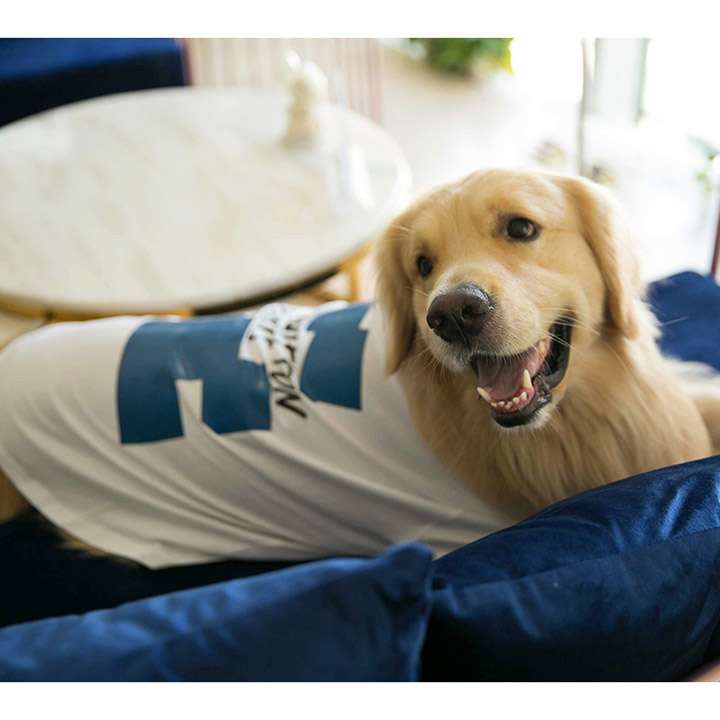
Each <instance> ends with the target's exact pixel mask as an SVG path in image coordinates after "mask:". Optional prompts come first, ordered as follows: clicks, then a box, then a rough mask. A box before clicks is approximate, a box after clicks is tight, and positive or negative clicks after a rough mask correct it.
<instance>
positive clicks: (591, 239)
mask: <svg viewBox="0 0 720 720" xmlns="http://www.w3.org/2000/svg"><path fill="white" fill-rule="evenodd" d="M561 182H562V183H563V184H564V185H565V188H566V190H567V192H568V193H569V194H570V196H571V197H572V198H573V199H574V200H575V203H576V207H577V209H578V213H579V215H580V220H581V223H582V226H583V235H584V237H585V240H586V241H587V243H588V244H589V245H590V248H591V250H592V252H593V254H594V255H595V259H596V261H597V264H598V267H599V268H600V272H601V273H602V276H603V280H604V282H605V292H606V298H607V300H606V315H607V319H608V324H609V326H610V327H612V328H614V329H616V330H618V331H619V332H620V333H621V334H622V335H624V336H625V337H627V338H628V339H632V338H634V337H636V336H637V334H638V332H639V328H640V316H639V312H638V305H639V303H638V300H639V299H640V298H641V296H642V291H643V284H642V282H641V279H640V269H639V263H638V259H637V256H636V254H635V249H634V247H633V244H632V239H631V237H630V232H629V230H628V228H627V226H626V224H625V220H624V217H623V214H622V210H621V209H620V206H619V204H618V203H617V201H616V200H615V199H614V198H613V197H612V196H611V195H610V193H609V192H608V191H607V190H606V189H605V188H603V187H602V186H600V185H598V184H597V183H594V182H591V181H589V180H585V179H583V178H562V180H561Z"/></svg>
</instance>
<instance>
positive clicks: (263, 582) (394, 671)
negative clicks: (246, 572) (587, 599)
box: [0, 544, 432, 681]
mask: <svg viewBox="0 0 720 720" xmlns="http://www.w3.org/2000/svg"><path fill="white" fill-rule="evenodd" d="M431 559H432V556H431V553H430V550H429V549H427V548H425V547H424V546H421V545H416V544H408V545H400V546H396V547H395V548H391V549H390V550H388V551H387V552H385V553H384V554H383V555H380V556H379V557H377V558H375V559H370V560H363V559H339V560H325V561H321V562H315V563H309V564H307V565H302V566H298V567H294V568H290V569H287V570H280V571H278V572H274V573H269V574H267V575H263V576H260V577H255V578H251V579H245V580H233V581H230V582H225V583H220V584H217V585H210V586H206V587H202V588H197V589H194V590H185V591H182V592H177V593H172V594H170V595H162V596H159V597H154V598H150V599H147V600H142V601H138V602H133V603H129V604H126V605H122V606H120V607H118V608H115V609H113V610H102V611H96V612H92V613H88V614H86V615H80V616H72V615H71V616H65V617H60V618H52V619H49V620H38V621H35V622H30V623H24V624H21V625H14V626H11V627H8V628H5V629H4V630H2V631H0V680H35V681H43V680H45V681H47V680H86V681H87V680H124V681H131V680H132V681H147V680H205V681H211V680H253V681H260V680H273V681H275V680H285V681H289V680H292V681H295V680H322V681H327V680H345V681H350V680H394V681H402V680H414V679H416V678H417V671H418V665H419V657H420V649H421V645H422V641H423V638H424V635H425V630H426V625H427V617H428V613H429V609H430V608H429V596H430V572H431Z"/></svg>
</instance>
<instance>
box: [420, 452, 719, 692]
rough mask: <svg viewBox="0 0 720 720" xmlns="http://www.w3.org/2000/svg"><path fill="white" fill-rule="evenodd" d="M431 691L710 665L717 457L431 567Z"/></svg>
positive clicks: (657, 676) (646, 676)
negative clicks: (453, 685)
mask: <svg viewBox="0 0 720 720" xmlns="http://www.w3.org/2000/svg"><path fill="white" fill-rule="evenodd" d="M435 571H436V574H435V581H434V588H435V589H434V592H433V611H432V617H431V620H430V627H429V633H428V639H427V644H426V647H425V651H424V655H423V678H424V679H428V680H670V679H675V678H678V677H681V676H682V675H684V674H686V673H688V672H689V671H690V670H692V669H694V668H695V667H697V666H698V665H699V664H701V663H702V662H704V661H705V660H707V659H710V658H714V657H717V656H718V655H720V631H719V630H718V627H719V625H720V457H716V458H710V459H707V460H701V461H698V462H694V463H688V464H685V465H678V466H675V467H670V468H665V469H663V470H659V471H655V472H651V473H647V474H645V475H639V476H637V477H635V478H631V479H628V480H622V481H620V482H617V483H613V484H611V485H606V486H604V487H601V488H598V489H596V490H592V491H590V492H587V493H583V494H582V495H578V496H575V497H573V498H570V499H568V500H565V501H563V502H561V503H558V504H556V505H553V506H552V507H550V508H548V509H546V510H544V511H543V512H541V513H539V514H538V515H535V516H533V517H532V518H530V519H528V520H525V521H524V522H522V523H520V524H518V525H515V526H514V527H511V528H508V529H506V530H503V531H501V532H498V533H496V534H494V535H491V536H489V537H487V538H484V539H482V540H479V541H477V542H475V543H472V544H470V545H467V546H465V547H463V548H461V549H459V550H456V551H455V552H453V553H450V554H449V555H446V556H444V557H443V558H441V559H440V560H438V561H436V563H435Z"/></svg>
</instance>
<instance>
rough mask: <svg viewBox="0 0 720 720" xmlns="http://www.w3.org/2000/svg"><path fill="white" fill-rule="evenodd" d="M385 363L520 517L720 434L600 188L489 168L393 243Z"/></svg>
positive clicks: (473, 472)
mask: <svg viewBox="0 0 720 720" xmlns="http://www.w3.org/2000/svg"><path fill="white" fill-rule="evenodd" d="M377 262H378V273H379V274H378V292H377V299H378V302H379V303H380V306H381V307H382V309H383V310H384V312H385V314H386V318H387V324H388V331H389V343H390V345H389V350H388V356H387V372H388V373H399V376H400V380H401V382H402V384H403V388H404V390H405V392H406V395H407V399H408V403H409V406H410V411H411V415H412V417H413V419H414V422H415V423H416V425H417V427H418V429H419V430H420V432H421V433H422V435H423V436H424V438H425V440H426V441H427V443H428V444H429V445H430V446H431V447H432V449H433V450H434V451H435V452H436V453H437V455H439V456H440V458H441V459H442V460H443V461H444V462H445V463H446V464H447V465H448V466H450V467H451V468H452V469H454V470H455V472H456V474H457V475H459V476H460V477H462V478H463V479H464V480H465V481H466V482H467V483H469V484H470V485H471V487H472V488H473V489H474V490H475V491H476V492H477V493H480V495H481V496H483V497H484V498H486V499H487V500H488V501H489V502H491V503H494V504H496V505H497V506H499V507H502V508H503V509H504V510H505V511H506V512H507V513H509V514H511V515H512V516H514V517H520V516H522V515H526V514H528V513H529V512H531V511H533V510H537V509H540V508H542V507H544V506H546V505H548V504H550V503H552V502H554V501H556V500H559V499H561V498H564V497H567V496H569V495H572V494H574V493H577V492H580V491H582V490H586V489H588V488H591V487H594V486H597V485H601V484H604V483H608V482H611V481H613V480H618V479H621V478H624V477H626V476H628V475H633V474H636V473H641V472H644V471H648V470H652V469H655V468H659V467H662V466H666V465H672V464H674V463H681V462H684V461H688V460H693V459H697V458H702V457H706V456H708V455H711V454H712V452H713V445H714V448H715V451H718V449H720V395H718V394H717V393H715V394H712V393H709V392H708V391H707V388H706V387H705V386H703V384H702V383H700V384H696V385H694V386H693V385H692V384H691V385H688V384H683V383H682V382H681V381H680V380H679V378H678V375H677V365H678V363H673V362H670V361H668V360H667V359H666V358H664V357H663V356H662V355H661V353H660V351H659V349H658V347H657V345H656V339H657V337H658V327H657V323H656V321H655V318H654V316H653V315H652V313H651V311H650V309H649V308H648V307H647V306H646V304H645V303H644V302H643V284H642V282H641V280H640V275H639V271H638V259H637V257H636V255H635V252H634V250H633V247H632V244H631V240H630V236H629V233H628V230H627V229H626V226H625V224H624V221H623V219H622V216H621V213H620V211H619V209H618V207H617V205H616V203H615V202H614V201H613V199H612V198H611V196H610V195H609V193H607V192H606V191H605V190H604V189H603V188H601V187H599V186H597V185H595V184H594V183H591V182H589V181H586V180H584V179H580V178H575V177H565V176H559V175H550V174H540V173H535V172H520V171H506V170H489V171H484V172H478V173H475V174H472V175H470V176H469V177H466V178H465V179H463V180H461V181H459V182H456V183H453V184H450V185H447V186H445V187H441V188H439V189H437V190H436V191H434V192H432V193H430V194H429V195H427V196H426V197H424V198H422V199H421V200H419V201H418V202H416V203H415V204H414V205H412V207H410V208H409V209H408V210H407V211H406V212H404V213H403V214H402V215H400V217H398V218H397V219H396V221H395V222H394V223H392V225H391V226H390V228H389V229H388V230H387V231H386V233H385V235H384V236H383V237H382V239H381V240H380V243H379V247H378V256H377Z"/></svg>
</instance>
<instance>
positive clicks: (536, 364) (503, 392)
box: [474, 347, 545, 400]
mask: <svg viewBox="0 0 720 720" xmlns="http://www.w3.org/2000/svg"><path fill="white" fill-rule="evenodd" d="M544 360H545V355H544V354H542V353H541V352H540V351H539V350H538V349H537V348H535V347H532V348H530V349H529V350H526V351H525V352H524V353H523V354H522V355H514V356H512V357H499V358H495V357H491V356H478V357H476V358H475V360H474V363H475V371H476V372H477V384H478V385H479V386H480V387H481V388H483V389H484V390H485V391H486V392H487V393H489V394H490V396H491V398H492V399H493V400H506V399H508V398H512V397H514V396H516V395H518V390H520V389H521V388H522V381H523V371H524V370H525V368H527V370H528V372H529V373H530V377H531V378H532V377H534V376H535V374H536V373H537V371H538V370H539V369H540V366H541V365H542V364H543V361H544Z"/></svg>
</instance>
